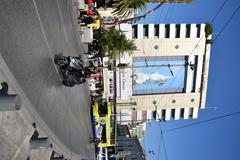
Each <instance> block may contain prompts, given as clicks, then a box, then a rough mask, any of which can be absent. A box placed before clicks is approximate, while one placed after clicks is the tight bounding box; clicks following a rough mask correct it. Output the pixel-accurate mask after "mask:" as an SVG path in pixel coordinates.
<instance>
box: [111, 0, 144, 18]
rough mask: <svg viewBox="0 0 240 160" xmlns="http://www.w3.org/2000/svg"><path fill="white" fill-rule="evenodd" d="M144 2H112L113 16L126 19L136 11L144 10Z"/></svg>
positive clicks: (120, 0) (117, 0)
mask: <svg viewBox="0 0 240 160" xmlns="http://www.w3.org/2000/svg"><path fill="white" fill-rule="evenodd" d="M146 6H147V2H146V0H113V8H114V10H113V14H114V15H117V16H120V17H128V16H129V15H132V14H134V13H135V12H136V11H138V10H144V9H146Z"/></svg>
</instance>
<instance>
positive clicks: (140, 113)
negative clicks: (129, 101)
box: [137, 111, 143, 121]
mask: <svg viewBox="0 0 240 160" xmlns="http://www.w3.org/2000/svg"><path fill="white" fill-rule="evenodd" d="M137 120H138V121H141V120H143V118H142V111H137Z"/></svg>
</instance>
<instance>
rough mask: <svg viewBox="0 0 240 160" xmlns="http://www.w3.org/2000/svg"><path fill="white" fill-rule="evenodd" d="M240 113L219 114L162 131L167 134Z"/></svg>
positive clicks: (239, 112)
mask: <svg viewBox="0 0 240 160" xmlns="http://www.w3.org/2000/svg"><path fill="white" fill-rule="evenodd" d="M238 114H240V111H238V112H233V113H229V114H225V115H221V116H218V117H214V118H210V119H206V120H203V121H199V122H195V123H191V124H187V125H184V126H180V127H175V128H172V129H167V130H164V131H163V132H162V133H163V134H165V133H169V132H173V131H176V130H180V129H184V128H188V127H192V126H196V125H200V124H204V123H208V122H212V121H216V120H219V119H223V118H227V117H231V116H235V115H238Z"/></svg>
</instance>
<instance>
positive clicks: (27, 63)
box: [0, 0, 95, 160]
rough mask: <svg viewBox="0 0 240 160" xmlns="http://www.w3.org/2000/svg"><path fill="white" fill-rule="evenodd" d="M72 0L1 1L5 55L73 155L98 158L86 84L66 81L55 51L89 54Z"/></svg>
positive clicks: (1, 51) (1, 47)
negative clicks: (59, 68) (63, 80)
mask: <svg viewBox="0 0 240 160" xmlns="http://www.w3.org/2000/svg"><path fill="white" fill-rule="evenodd" d="M73 13H74V12H73V4H72V1H71V0H1V1H0V37H1V38H0V54H1V55H2V56H3V58H4V60H5V61H6V63H7V65H8V66H9V68H10V70H11V71H12V73H13V75H14V76H15V78H16V79H17V81H18V83H19V84H20V86H21V88H22V89H23V91H24V92H25V94H26V95H27V97H28V99H29V100H30V102H31V103H32V105H33V106H34V107H35V109H36V111H37V112H38V113H39V115H40V116H41V117H42V119H43V120H44V121H45V122H46V124H47V125H48V127H49V128H50V129H51V130H52V131H53V132H54V133H55V134H56V136H57V137H58V138H59V140H60V141H62V143H64V144H65V145H66V147H68V148H69V149H70V150H71V151H72V152H73V153H74V154H78V155H80V156H81V157H84V158H86V159H89V160H92V159H95V158H94V157H95V149H94V145H93V144H90V143H89V138H90V137H91V136H92V127H91V120H90V119H91V118H90V101H89V96H88V93H89V91H88V87H87V85H86V84H82V85H78V86H75V87H73V88H68V87H64V86H63V85H62V84H61V76H60V74H59V71H58V69H57V67H56V66H55V64H54V62H53V57H54V55H55V54H58V53H63V54H64V55H71V56H79V55H82V54H83V53H84V47H85V49H86V46H84V44H83V43H81V41H80V36H79V33H78V32H77V24H76V20H75V18H74V15H73Z"/></svg>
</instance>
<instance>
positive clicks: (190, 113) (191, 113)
mask: <svg viewBox="0 0 240 160" xmlns="http://www.w3.org/2000/svg"><path fill="white" fill-rule="evenodd" d="M189 116H190V117H191V118H192V117H193V108H190V109H189Z"/></svg>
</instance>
